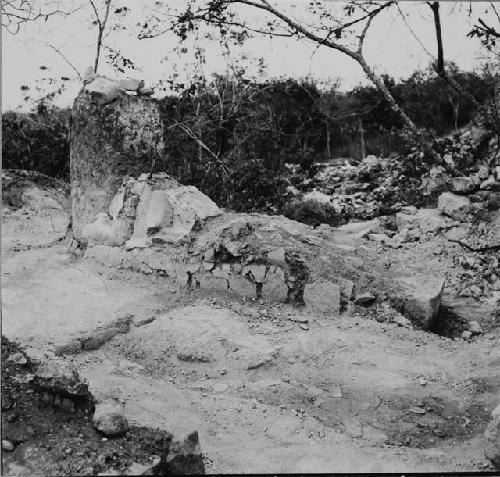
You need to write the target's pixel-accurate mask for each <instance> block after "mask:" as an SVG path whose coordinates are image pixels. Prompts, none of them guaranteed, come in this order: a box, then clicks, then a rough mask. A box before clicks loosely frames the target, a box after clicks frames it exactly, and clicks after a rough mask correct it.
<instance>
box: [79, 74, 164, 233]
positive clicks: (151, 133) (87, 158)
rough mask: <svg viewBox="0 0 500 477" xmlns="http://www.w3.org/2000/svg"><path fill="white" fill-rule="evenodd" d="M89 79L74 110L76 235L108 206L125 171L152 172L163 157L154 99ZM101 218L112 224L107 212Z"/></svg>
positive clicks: (135, 173)
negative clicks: (106, 217)
mask: <svg viewBox="0 0 500 477" xmlns="http://www.w3.org/2000/svg"><path fill="white" fill-rule="evenodd" d="M89 80H90V81H89V82H87V83H86V84H85V85H84V87H83V88H82V90H81V91H80V93H79V94H78V96H77V98H76V99H75V102H74V104H73V110H72V125H71V144H70V161H71V201H72V217H73V233H74V236H75V238H77V239H80V238H82V229H83V227H84V226H85V225H87V224H89V223H90V222H92V221H93V220H94V219H95V216H96V214H98V213H105V212H107V211H108V207H109V204H110V201H111V199H112V198H113V196H114V195H115V194H116V190H117V188H118V187H119V186H120V184H121V182H122V179H123V177H124V176H126V175H132V176H138V175H139V174H141V173H142V172H145V171H151V170H152V167H153V164H154V163H156V164H159V163H160V162H161V159H162V156H163V125H162V122H161V119H160V113H159V109H158V104H157V102H156V100H155V99H153V98H150V97H145V96H140V95H134V94H127V93H126V92H125V90H124V89H123V88H122V87H121V86H120V83H119V82H117V81H114V80H111V79H109V78H105V77H101V76H97V77H95V78H89ZM126 86H127V85H126ZM129 86H130V85H129ZM129 86H127V87H129ZM101 222H102V227H104V228H105V227H106V226H107V225H109V224H106V221H105V219H104V217H101ZM114 240H115V241H117V240H118V239H114Z"/></svg>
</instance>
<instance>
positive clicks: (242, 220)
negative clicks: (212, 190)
mask: <svg viewBox="0 0 500 477" xmlns="http://www.w3.org/2000/svg"><path fill="white" fill-rule="evenodd" d="M94 90H95V88H94ZM94 90H93V91H92V92H88V91H86V90H83V91H82V92H81V93H80V95H79V97H78V98H77V100H76V102H75V107H74V109H73V113H74V115H75V114H76V116H77V118H76V120H75V119H74V121H73V124H74V127H75V128H76V131H75V132H74V134H73V135H72V137H73V139H72V144H71V147H72V151H71V161H72V164H71V171H72V183H71V188H72V214H73V225H74V235H75V237H76V238H77V239H79V240H83V241H85V242H86V243H87V250H86V255H87V256H88V257H89V258H93V259H96V260H99V261H102V262H103V263H105V264H106V265H108V266H114V267H120V268H127V269H132V270H137V271H141V272H144V273H156V274H159V275H162V276H168V277H170V278H173V279H175V280H176V281H177V282H178V283H179V284H180V286H182V287H185V288H201V289H204V290H212V291H217V292H225V293H230V294H235V295H237V296H243V297H248V298H263V299H265V300H269V301H277V302H288V303H293V304H297V305H304V304H305V305H306V306H307V307H310V308H311V309H312V310H313V311H314V312H317V313H325V314H328V315H330V316H338V314H339V312H340V308H341V307H342V306H346V305H348V303H349V302H350V301H353V300H356V299H359V301H360V302H361V301H362V300H361V298H362V297H363V294H367V293H370V294H371V295H370V296H372V297H373V299H374V300H375V299H376V298H377V297H378V298H379V299H380V300H381V301H382V300H388V301H389V302H391V303H392V305H393V306H394V307H395V308H397V309H398V310H399V311H401V312H402V313H404V314H405V315H406V316H407V317H408V318H410V319H411V320H412V321H413V322H414V323H415V324H417V325H418V326H419V327H422V328H429V327H430V326H431V325H432V322H433V320H434V319H435V318H436V316H437V313H438V309H439V304H440V299H441V294H442V291H443V288H444V282H443V280H440V279H429V277H425V278H419V277H413V278H412V279H410V278H408V277H394V276H391V275H390V274H389V272H388V271H387V270H386V269H384V267H383V264H378V263H371V262H370V263H366V261H365V260H363V259H362V258H360V257H359V256H357V255H356V250H355V248H354V247H352V246H350V245H349V242H351V241H352V237H347V243H348V245H347V246H346V245H345V244H343V245H342V244H341V243H339V240H338V239H339V235H341V234H340V233H339V231H337V230H335V229H332V228H330V227H320V228H318V229H316V230H313V229H311V228H310V227H309V226H307V225H305V224H301V223H299V222H295V221H292V220H288V219H286V218H284V217H270V216H266V215H260V214H234V213H226V212H223V211H222V210H220V209H219V208H218V207H217V205H216V204H215V203H214V202H212V201H211V200H210V199H209V198H208V197H207V196H205V195H204V194H203V193H201V192H200V191H199V190H198V189H196V188H195V187H192V186H185V185H181V184H179V183H178V182H177V181H175V180H174V179H173V178H172V177H170V176H168V175H167V174H165V173H152V172H151V171H150V169H149V163H148V161H147V160H145V157H146V158H147V154H149V153H151V154H158V153H159V149H158V144H163V138H162V137H161V134H160V130H159V129H158V125H157V116H156V115H155V114H149V113H147V114H142V115H140V114H139V115H137V114H136V113H137V111H142V112H144V111H146V110H147V111H149V112H151V111H153V110H154V109H155V106H154V105H155V103H154V100H151V99H149V98H147V99H144V98H141V97H135V96H134V97H132V98H133V100H131V99H130V97H128V96H127V95H126V94H125V93H120V94H118V95H117V96H116V97H114V99H113V100H112V101H111V102H110V103H105V104H99V102H98V101H96V92H95V91H94ZM97 98H98V96H97ZM131 101H133V104H134V105H135V106H134V108H130V107H128V105H130V104H132V103H131ZM143 102H145V103H144V104H147V105H148V106H147V107H145V106H144V105H143V104H142V103H143ZM124 105H125V106H124ZM103 110H104V111H103ZM113 111H114V113H113ZM127 115H131V116H133V119H130V118H128V117H127ZM116 116H119V118H120V119H119V125H118V129H117V137H114V135H113V134H112V131H113V127H115V125H116V124H117V122H116ZM151 122H152V124H151ZM124 124H126V125H128V126H127V127H125V128H124V127H123V125H124ZM132 125H134V126H133V127H132ZM134 127H136V128H142V129H146V130H149V131H154V134H153V135H152V136H150V142H149V143H148V141H147V138H146V137H145V136H144V135H143V136H142V139H141V141H142V142H140V144H142V146H140V145H137V143H134V142H133V141H132V143H134V144H136V147H130V144H131V140H130V137H135V136H134V134H135V132H134ZM124 129H125V130H126V134H124ZM98 130H99V131H106V133H105V134H100V133H97V131H98ZM95 134H99V136H98V142H99V147H98V148H97V147H96V146H95V145H92V146H89V145H91V144H92V141H93V139H94V135H95ZM139 171H140V172H141V173H140V174H139V173H138V172H139ZM340 238H341V237H340ZM340 242H342V240H340ZM360 297H361V298H360Z"/></svg>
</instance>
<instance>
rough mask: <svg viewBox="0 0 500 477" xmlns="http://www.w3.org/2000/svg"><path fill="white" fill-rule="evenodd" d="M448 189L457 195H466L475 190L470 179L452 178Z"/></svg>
mask: <svg viewBox="0 0 500 477" xmlns="http://www.w3.org/2000/svg"><path fill="white" fill-rule="evenodd" d="M450 189H451V191H452V192H456V193H458V194H467V193H469V192H472V191H473V190H474V189H475V185H474V182H473V180H472V179H471V178H470V177H464V176H462V177H454V178H453V179H451V184H450Z"/></svg>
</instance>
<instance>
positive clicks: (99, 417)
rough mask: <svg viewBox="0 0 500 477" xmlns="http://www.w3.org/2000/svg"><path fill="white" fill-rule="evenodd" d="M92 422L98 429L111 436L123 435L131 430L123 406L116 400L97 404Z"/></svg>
mask: <svg viewBox="0 0 500 477" xmlns="http://www.w3.org/2000/svg"><path fill="white" fill-rule="evenodd" d="M92 424H93V425H94V427H95V428H96V429H97V430H98V431H100V432H102V433H103V434H104V435H105V436H109V437H119V436H122V435H123V434H125V433H126V432H127V431H128V430H129V425H128V421H127V419H126V418H125V416H124V413H123V409H122V407H121V406H120V405H119V404H117V403H114V402H105V403H99V404H96V407H95V412H94V415H93V417H92Z"/></svg>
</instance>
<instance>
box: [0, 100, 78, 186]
mask: <svg viewBox="0 0 500 477" xmlns="http://www.w3.org/2000/svg"><path fill="white" fill-rule="evenodd" d="M69 117H70V110H69V109H58V108H48V109H47V108H42V107H39V108H38V111H37V112H34V113H15V112H12V111H11V112H7V113H5V114H4V115H3V118H2V163H3V167H4V168H9V169H24V170H29V171H38V172H41V173H43V174H46V175H48V176H51V177H58V178H62V179H66V180H68V179H69V124H68V123H69Z"/></svg>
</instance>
